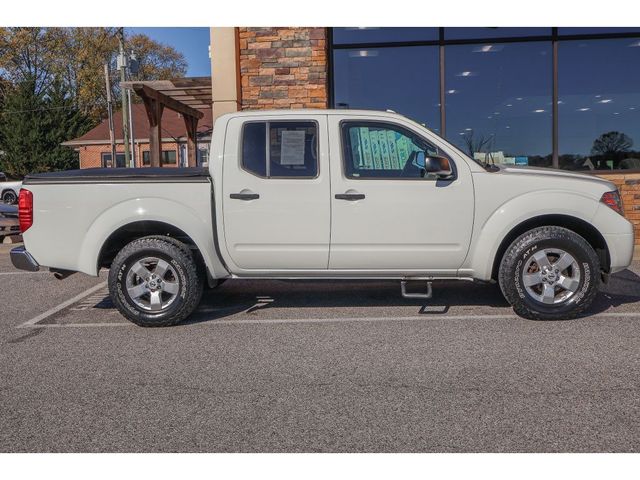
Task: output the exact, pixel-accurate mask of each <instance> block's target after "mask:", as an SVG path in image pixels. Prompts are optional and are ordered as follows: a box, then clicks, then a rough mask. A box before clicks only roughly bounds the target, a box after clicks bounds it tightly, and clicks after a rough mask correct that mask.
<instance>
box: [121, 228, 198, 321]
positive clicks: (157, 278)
mask: <svg viewBox="0 0 640 480" xmlns="http://www.w3.org/2000/svg"><path fill="white" fill-rule="evenodd" d="M109 292H110V294H111V298H112V299H113V302H114V303H115V305H116V307H117V308H118V310H119V311H120V313H121V314H122V315H124V316H125V317H126V318H127V319H129V320H131V321H132V322H133V323H135V324H136V325H140V326H143V327H166V326H170V325H175V324H176V323H178V322H180V321H182V320H184V319H185V318H187V317H188V316H189V315H191V313H193V311H194V310H195V309H196V307H197V306H198V303H199V302H200V298H201V296H202V276H201V275H200V273H199V271H198V267H197V264H196V261H195V259H194V256H193V254H192V253H191V251H190V250H189V249H188V248H187V247H186V246H185V245H184V244H182V243H181V242H179V241H177V240H175V239H170V238H166V239H165V238H161V237H146V238H140V239H138V240H134V241H133V242H131V243H129V244H128V245H126V246H125V247H124V248H123V249H122V250H121V251H120V252H119V253H118V255H117V256H116V258H115V259H114V260H113V263H112V264H111V269H110V270H109Z"/></svg>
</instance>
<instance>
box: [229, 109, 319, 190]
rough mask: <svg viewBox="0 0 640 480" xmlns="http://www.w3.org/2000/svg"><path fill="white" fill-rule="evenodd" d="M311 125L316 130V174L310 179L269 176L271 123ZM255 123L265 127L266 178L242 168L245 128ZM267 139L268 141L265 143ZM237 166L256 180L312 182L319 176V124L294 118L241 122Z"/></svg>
mask: <svg viewBox="0 0 640 480" xmlns="http://www.w3.org/2000/svg"><path fill="white" fill-rule="evenodd" d="M296 122H299V123H313V125H314V127H315V129H316V174H315V176H313V177H311V176H281V175H277V176H272V175H269V174H270V173H271V165H270V163H271V139H270V137H269V135H270V134H271V130H270V125H271V124H272V123H296ZM255 123H262V124H264V125H265V150H266V151H265V154H266V155H265V173H266V176H264V175H259V174H257V173H255V172H252V171H251V170H247V169H246V168H245V166H244V162H243V160H244V156H243V149H244V136H245V128H246V126H247V125H249V124H255ZM267 139H269V141H267ZM238 164H239V166H240V169H241V170H243V171H244V172H247V173H248V174H250V175H253V176H254V177H257V178H261V179H263V180H272V179H275V180H281V179H284V180H291V179H294V180H295V179H298V180H314V179H317V178H318V177H319V176H320V123H319V122H318V121H317V120H314V119H306V120H303V119H299V118H295V119H292V120H247V121H246V122H242V129H241V131H240V142H239V145H238Z"/></svg>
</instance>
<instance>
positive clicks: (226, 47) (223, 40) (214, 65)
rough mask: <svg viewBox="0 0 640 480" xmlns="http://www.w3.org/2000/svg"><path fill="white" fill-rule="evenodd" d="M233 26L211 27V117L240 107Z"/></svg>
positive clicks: (236, 52) (236, 50)
mask: <svg viewBox="0 0 640 480" xmlns="http://www.w3.org/2000/svg"><path fill="white" fill-rule="evenodd" d="M236 30H237V29H236V28H234V27H211V88H212V90H213V92H212V95H213V97H212V99H213V105H212V109H213V119H214V120H215V119H216V118H218V117H219V116H220V115H224V114H225V113H229V112H236V111H238V110H239V109H240V78H239V75H240V70H239V67H238V35H237V31H236Z"/></svg>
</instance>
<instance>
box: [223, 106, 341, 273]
mask: <svg viewBox="0 0 640 480" xmlns="http://www.w3.org/2000/svg"><path fill="white" fill-rule="evenodd" d="M226 139H227V140H226V141H225V159H224V163H223V182H222V190H223V222H224V234H225V244H226V248H227V251H228V254H229V256H230V258H231V260H232V261H233V263H234V264H235V267H236V268H234V270H239V271H256V270H269V271H273V270H322V269H327V265H328V261H329V238H330V227H331V225H330V208H331V205H330V188H331V186H330V175H329V165H328V140H327V126H326V116H325V115H287V116H274V117H269V116H264V115H261V116H255V117H247V116H240V117H236V118H233V119H232V120H230V122H229V124H228V127H227V135H226Z"/></svg>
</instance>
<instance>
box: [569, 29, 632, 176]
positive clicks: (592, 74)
mask: <svg viewBox="0 0 640 480" xmlns="http://www.w3.org/2000/svg"><path fill="white" fill-rule="evenodd" d="M635 43H637V40H636V39H633V38H631V39H629V38H627V39H615V40H588V41H587V40H573V41H564V42H560V43H559V47H558V48H559V50H558V82H559V84H558V88H559V105H558V111H559V118H558V120H559V163H560V168H565V169H569V170H610V169H640V87H639V83H638V78H639V76H640V44H638V45H637V47H636V45H635Z"/></svg>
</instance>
